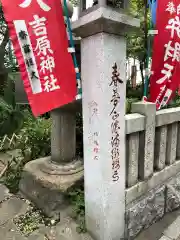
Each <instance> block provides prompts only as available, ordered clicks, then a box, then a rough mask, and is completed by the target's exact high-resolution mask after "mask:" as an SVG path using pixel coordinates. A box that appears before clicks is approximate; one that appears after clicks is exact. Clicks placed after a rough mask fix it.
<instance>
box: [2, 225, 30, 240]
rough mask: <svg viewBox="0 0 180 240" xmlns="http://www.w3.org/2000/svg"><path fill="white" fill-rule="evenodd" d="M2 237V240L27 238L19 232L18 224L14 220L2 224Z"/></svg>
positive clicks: (23, 239)
mask: <svg viewBox="0 0 180 240" xmlns="http://www.w3.org/2000/svg"><path fill="white" fill-rule="evenodd" d="M0 239H1V240H25V239H26V238H25V237H23V236H22V235H21V233H20V232H18V230H17V228H16V226H15V225H14V223H13V222H12V221H9V222H7V223H6V224H4V225H3V226H0Z"/></svg>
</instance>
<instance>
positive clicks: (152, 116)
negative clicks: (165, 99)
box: [132, 102, 156, 180]
mask: <svg viewBox="0 0 180 240" xmlns="http://www.w3.org/2000/svg"><path fill="white" fill-rule="evenodd" d="M132 112H133V113H140V114H142V115H145V116H146V120H145V131H144V132H143V133H141V134H140V143H139V177H140V178H141V180H145V179H147V178H149V177H150V176H152V174H153V172H154V144H155V127H156V105H155V104H154V103H149V102H137V103H133V104H132Z"/></svg>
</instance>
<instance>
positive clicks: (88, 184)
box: [73, 8, 139, 240]
mask: <svg viewBox="0 0 180 240" xmlns="http://www.w3.org/2000/svg"><path fill="white" fill-rule="evenodd" d="M123 16H124V17H127V16H126V15H123ZM119 19H123V17H122V15H121V13H118V12H115V11H114V10H111V9H109V8H108V9H106V8H99V9H97V10H95V11H94V12H90V13H88V14H87V15H84V16H83V17H82V18H80V19H79V20H78V21H77V22H75V23H74V24H73V31H74V32H75V33H77V35H78V36H81V37H82V42H81V76H82V87H83V120H84V168H85V175H84V178H85V206H86V225H87V229H88V231H89V232H90V234H91V235H92V236H93V237H94V239H96V240H110V239H113V240H120V239H124V229H125V118H124V115H125V95H126V78H125V72H126V69H125V68H126V40H125V37H124V36H118V35H122V34H124V32H120V29H121V27H122V25H121V24H122V22H119ZM92 23H93V24H92ZM128 24H129V26H130V25H131V26H138V25H139V21H138V20H137V21H133V19H131V18H129V21H128ZM108 27H109V29H108ZM126 27H128V26H127V21H126V23H124V27H123V28H122V29H123V31H124V29H126ZM117 29H118V31H117Z"/></svg>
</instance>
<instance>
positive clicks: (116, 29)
mask: <svg viewBox="0 0 180 240" xmlns="http://www.w3.org/2000/svg"><path fill="white" fill-rule="evenodd" d="M139 27H140V21H139V20H138V19H136V18H133V17H131V16H130V15H127V14H126V13H124V12H120V11H116V10H114V9H112V8H110V7H99V8H97V9H95V10H94V11H91V12H89V13H87V14H85V15H84V16H82V17H80V18H79V19H78V20H77V21H75V22H73V23H72V30H73V32H74V33H76V35H77V36H80V37H82V38H85V37H88V36H92V35H94V34H97V33H100V32H106V33H110V34H116V35H121V36H122V35H125V34H126V33H127V32H129V31H133V30H135V29H136V28H139Z"/></svg>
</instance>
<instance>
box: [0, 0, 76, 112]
mask: <svg viewBox="0 0 180 240" xmlns="http://www.w3.org/2000/svg"><path fill="white" fill-rule="evenodd" d="M2 5H3V11H4V14H5V18H6V21H7V23H8V27H9V32H10V37H11V40H12V43H13V46H14V49H15V55H16V57H17V60H18V64H19V67H20V72H21V76H22V79H23V81H24V87H25V90H26V93H27V95H28V99H29V103H30V105H31V108H32V111H33V113H34V115H35V116H37V115H40V114H43V113H45V112H48V111H50V110H52V109H54V108H57V107H60V106H62V105H64V104H67V103H70V102H72V101H73V100H75V97H76V94H77V88H76V74H75V69H74V65H73V60H72V57H71V54H70V53H68V39H67V32H66V28H65V24H64V17H63V11H62V6H61V1H60V0H53V1H50V0H11V1H10V0H2Z"/></svg>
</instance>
